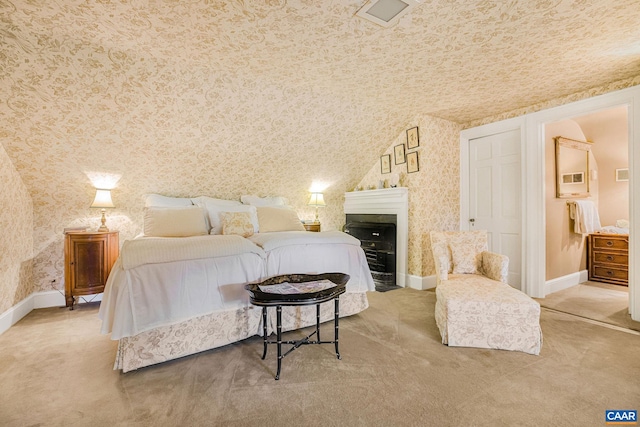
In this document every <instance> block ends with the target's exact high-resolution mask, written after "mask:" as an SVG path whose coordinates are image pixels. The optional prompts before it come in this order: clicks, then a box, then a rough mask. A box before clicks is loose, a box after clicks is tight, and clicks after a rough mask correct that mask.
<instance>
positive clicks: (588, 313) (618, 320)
mask: <svg viewBox="0 0 640 427" xmlns="http://www.w3.org/2000/svg"><path fill="white" fill-rule="evenodd" d="M537 301H538V302H539V303H540V305H541V306H543V307H546V308H550V309H553V310H557V311H561V312H564V313H570V314H574V315H576V316H581V317H585V318H587V319H593V320H597V321H600V322H604V323H608V324H611V325H616V326H620V327H623V328H628V329H634V330H636V331H640V322H635V321H633V320H631V316H630V315H629V288H627V287H626V286H619V285H611V284H608V283H599V282H584V283H581V284H579V285H576V286H572V287H570V288H567V289H563V290H561V291H558V292H554V293H552V294H549V295H547V296H546V297H545V298H541V299H537Z"/></svg>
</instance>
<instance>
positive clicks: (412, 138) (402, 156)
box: [380, 126, 420, 174]
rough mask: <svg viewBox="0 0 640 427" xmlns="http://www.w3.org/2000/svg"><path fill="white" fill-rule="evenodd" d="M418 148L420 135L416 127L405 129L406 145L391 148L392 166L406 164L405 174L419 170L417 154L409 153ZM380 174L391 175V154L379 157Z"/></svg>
mask: <svg viewBox="0 0 640 427" xmlns="http://www.w3.org/2000/svg"><path fill="white" fill-rule="evenodd" d="M419 146H420V134H419V132H418V127H417V126H416V127H412V128H411V129H407V144H406V149H405V144H404V143H402V144H398V145H396V146H395V147H393V158H394V164H396V165H401V164H404V163H406V164H407V173H414V172H418V171H419V170H420V164H419V162H418V152H417V151H410V152H407V150H413V149H415V148H418V147H419ZM380 172H381V173H383V174H386V173H391V154H385V155H383V156H381V157H380Z"/></svg>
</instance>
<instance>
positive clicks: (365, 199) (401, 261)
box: [344, 187, 409, 287]
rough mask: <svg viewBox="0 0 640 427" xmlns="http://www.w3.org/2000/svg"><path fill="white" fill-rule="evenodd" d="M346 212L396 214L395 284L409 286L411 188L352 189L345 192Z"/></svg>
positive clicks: (347, 213) (346, 213) (348, 213)
mask: <svg viewBox="0 0 640 427" xmlns="http://www.w3.org/2000/svg"><path fill="white" fill-rule="evenodd" d="M344 213H345V215H350V214H362V215H365V214H374V215H395V218H396V245H395V255H396V262H395V267H396V268H395V271H396V273H395V274H396V280H395V284H396V285H397V286H400V287H405V286H407V258H408V242H409V190H408V189H407V188H405V187H399V188H383V189H380V190H366V191H352V192H349V193H346V194H345V201H344Z"/></svg>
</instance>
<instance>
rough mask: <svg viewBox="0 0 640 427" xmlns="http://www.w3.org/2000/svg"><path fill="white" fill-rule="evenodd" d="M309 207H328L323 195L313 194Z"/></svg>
mask: <svg viewBox="0 0 640 427" xmlns="http://www.w3.org/2000/svg"><path fill="white" fill-rule="evenodd" d="M309 206H315V207H321V206H326V204H325V203H324V196H323V195H322V193H311V197H310V198H309Z"/></svg>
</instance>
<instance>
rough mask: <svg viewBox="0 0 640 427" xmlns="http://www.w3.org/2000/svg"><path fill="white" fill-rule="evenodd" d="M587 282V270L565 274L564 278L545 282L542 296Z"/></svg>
mask: <svg viewBox="0 0 640 427" xmlns="http://www.w3.org/2000/svg"><path fill="white" fill-rule="evenodd" d="M587 280H589V272H588V271H587V270H582V271H578V272H575V273H571V274H567V275H566V276H562V277H556V278H555V279H551V280H547V281H546V282H545V285H544V294H545V295H549V294H552V293H554V292H558V291H561V290H563V289H567V288H570V287H572V286H575V285H579V284H580V283H583V282H586V281H587Z"/></svg>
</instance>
